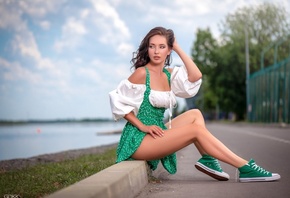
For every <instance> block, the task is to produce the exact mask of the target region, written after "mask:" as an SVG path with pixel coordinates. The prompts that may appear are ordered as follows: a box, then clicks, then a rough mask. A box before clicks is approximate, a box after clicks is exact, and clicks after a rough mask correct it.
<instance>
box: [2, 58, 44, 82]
mask: <svg viewBox="0 0 290 198" xmlns="http://www.w3.org/2000/svg"><path fill="white" fill-rule="evenodd" d="M0 68H1V70H2V73H1V75H2V77H3V79H5V80H8V81H19V80H20V81H25V82H30V83H32V84H37V83H38V82H41V81H42V80H43V79H42V77H41V76H40V75H39V74H36V73H33V72H31V71H30V70H29V69H27V68H24V67H22V66H21V65H20V64H19V63H18V62H9V61H7V60H5V59H3V58H1V57H0Z"/></svg>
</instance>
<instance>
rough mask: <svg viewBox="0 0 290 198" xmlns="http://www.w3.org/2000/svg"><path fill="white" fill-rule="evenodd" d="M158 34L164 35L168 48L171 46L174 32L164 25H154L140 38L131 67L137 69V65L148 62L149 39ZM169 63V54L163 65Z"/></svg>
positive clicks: (140, 65) (141, 65)
mask: <svg viewBox="0 0 290 198" xmlns="http://www.w3.org/2000/svg"><path fill="white" fill-rule="evenodd" d="M155 35H160V36H164V37H165V38H166V40H167V45H168V47H169V48H172V47H173V42H174V33H173V31H172V30H171V29H165V28H164V27H155V28H153V29H151V30H150V31H149V32H148V33H147V35H146V36H145V37H144V39H143V40H142V42H141V44H140V46H139V48H138V50H137V51H136V52H134V53H133V58H132V60H131V63H132V64H133V66H132V68H135V69H137V68H138V67H143V66H145V65H146V64H147V63H149V61H150V58H149V55H148V48H149V40H150V38H151V37H152V36H155ZM170 64H171V54H170V55H168V56H167V57H166V60H165V64H164V66H169V65H170Z"/></svg>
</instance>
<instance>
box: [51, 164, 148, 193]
mask: <svg viewBox="0 0 290 198" xmlns="http://www.w3.org/2000/svg"><path fill="white" fill-rule="evenodd" d="M147 184H148V168H147V163H146V162H145V161H124V162H121V163H118V164H115V165H113V166H110V167H108V168H106V169H104V170H102V171H100V172H98V173H96V174H94V175H92V176H90V177H88V178H86V179H84V180H82V181H80V182H77V183H75V184H73V185H71V186H68V187H66V188H64V189H62V190H59V191H57V192H55V193H53V194H51V195H49V196H47V198H64V197H71V198H74V197H77V198H79V197H82V198H88V197H101V198H119V197H120V198H130V197H135V196H136V195H137V194H138V193H140V191H141V190H142V189H143V188H144V187H145V186H146V185H147Z"/></svg>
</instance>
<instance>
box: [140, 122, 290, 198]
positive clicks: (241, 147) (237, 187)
mask: <svg viewBox="0 0 290 198" xmlns="http://www.w3.org/2000/svg"><path fill="white" fill-rule="evenodd" d="M207 128H208V129H209V130H210V131H211V132H212V133H213V134H214V135H215V136H216V137H217V138H219V139H220V140H221V141H222V142H223V143H224V144H225V145H226V146H228V147H229V148H230V149H231V150H232V151H234V152H235V153H236V154H238V155H240V156H241V157H243V158H245V159H250V158H253V159H255V161H256V163H257V164H258V165H260V166H262V167H263V168H265V169H266V170H269V171H272V172H277V173H279V174H280V175H281V180H279V181H277V182H255V183H239V182H237V180H236V178H237V177H236V175H237V171H236V169H235V168H234V167H232V166H230V165H228V164H225V163H222V162H221V165H222V168H223V169H224V171H225V172H227V173H228V174H229V175H230V177H231V179H230V180H229V181H225V182H220V181H216V180H214V179H212V178H210V177H208V176H207V175H205V174H203V173H201V172H199V171H198V170H196V169H195V167H194V163H195V162H196V161H197V160H198V159H199V157H200V156H199V154H198V152H197V150H196V148H195V147H194V146H193V145H190V146H188V147H186V148H184V149H182V150H181V151H179V152H177V158H178V171H177V173H176V174H175V175H169V174H168V173H167V172H166V171H165V170H164V169H163V168H162V166H159V167H158V169H157V170H156V171H154V173H153V175H154V176H156V177H158V179H160V180H157V181H153V182H150V183H149V184H148V185H147V186H146V188H144V190H143V191H142V192H141V193H140V194H139V195H138V196H137V198H145V197H146V198H147V197H150V198H155V197H156V198H165V197H166V198H171V197H173V198H174V197H176V198H183V197H185V198H187V197H199V198H200V197H201V198H202V197H206V198H211V197H214V198H228V197H231V198H240V197H242V198H244V197H246V198H249V197H254V198H260V197H261V198H267V197H269V198H270V197H271V198H272V197H275V198H289V197H290V128H289V127H287V128H280V127H277V126H276V127H274V126H265V125H264V126H262V125H259V126H258V125H247V124H220V123H208V124H207Z"/></svg>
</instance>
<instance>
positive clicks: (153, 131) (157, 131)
mask: <svg viewBox="0 0 290 198" xmlns="http://www.w3.org/2000/svg"><path fill="white" fill-rule="evenodd" d="M124 118H125V119H126V120H127V121H128V122H130V123H131V124H133V125H134V126H135V127H137V128H138V129H139V130H140V131H142V132H145V133H149V134H150V135H151V136H152V137H153V138H156V135H157V136H159V137H162V136H163V135H164V131H163V130H162V129H161V128H160V127H158V126H156V125H151V126H147V125H145V124H143V123H142V122H141V121H140V120H139V119H138V118H137V117H136V116H135V115H134V113H133V112H130V113H128V114H126V115H125V116H124Z"/></svg>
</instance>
